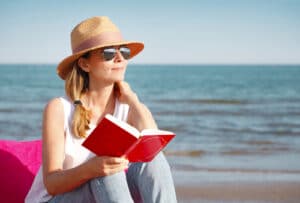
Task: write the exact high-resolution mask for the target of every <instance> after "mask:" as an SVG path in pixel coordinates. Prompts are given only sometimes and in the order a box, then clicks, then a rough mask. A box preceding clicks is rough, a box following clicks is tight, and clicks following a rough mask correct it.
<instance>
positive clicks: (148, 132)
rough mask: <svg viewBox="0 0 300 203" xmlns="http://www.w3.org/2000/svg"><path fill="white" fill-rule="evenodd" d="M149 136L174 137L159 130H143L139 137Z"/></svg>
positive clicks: (168, 132)
mask: <svg viewBox="0 0 300 203" xmlns="http://www.w3.org/2000/svg"><path fill="white" fill-rule="evenodd" d="M149 135H174V133H173V132H170V131H165V130H159V129H145V130H143V131H142V132H141V136H149Z"/></svg>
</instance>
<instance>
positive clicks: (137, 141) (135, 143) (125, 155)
mask: <svg viewBox="0 0 300 203" xmlns="http://www.w3.org/2000/svg"><path fill="white" fill-rule="evenodd" d="M141 140H142V139H140V138H139V139H137V140H136V141H135V142H134V143H133V144H132V145H131V146H130V147H129V148H128V149H127V150H126V151H125V153H124V157H125V158H127V157H128V155H129V154H130V152H131V151H132V150H133V149H134V148H135V147H136V146H137V145H138V144H139V143H140V142H141ZM129 161H130V160H129Z"/></svg>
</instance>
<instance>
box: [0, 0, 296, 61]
mask: <svg viewBox="0 0 300 203" xmlns="http://www.w3.org/2000/svg"><path fill="white" fill-rule="evenodd" d="M95 15H106V16H109V17H110V18H111V19H112V21H113V22H114V23H115V24H117V25H118V27H119V28H120V29H121V31H122V34H123V36H124V37H125V38H126V39H128V40H139V41H143V42H145V50H144V51H143V52H142V54H140V55H139V56H138V57H136V58H135V59H133V63H147V64H149V63H162V64H165V63H172V64H178V63H180V64H182V63H189V64H268V63H271V64H279V63H283V64H300V0H239V1H238V0H182V1H177V0H165V1H159V0H151V1H138V0H127V1H124V0H123V1H120V0H115V1H103V0H84V1H83V0H81V1H78V0H64V1H63V0H51V1H50V0H49V1H44V0H12V1H1V3H0V25H1V32H0V36H1V37H0V44H1V46H0V63H54V64H56V63H58V62H59V61H60V60H61V59H63V58H64V57H66V56H68V55H70V53H71V50H70V39H69V34H70V31H71V30H72V28H73V27H74V26H75V25H76V24H77V23H78V22H80V21H82V20H83V19H85V18H88V17H91V16H95Z"/></svg>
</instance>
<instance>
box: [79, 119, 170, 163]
mask: <svg viewBox="0 0 300 203" xmlns="http://www.w3.org/2000/svg"><path fill="white" fill-rule="evenodd" d="M174 136H175V134H174V133H172V132H169V131H162V130H157V129H146V130H143V131H142V132H139V131H138V130H137V129H136V128H134V127H133V126H131V125H129V124H127V123H126V122H123V121H121V120H118V119H117V118H115V117H113V116H112V115H110V114H107V115H106V116H105V117H104V118H103V119H102V120H101V121H100V123H99V124H98V126H97V127H96V128H95V129H94V130H93V131H92V132H91V134H90V135H89V136H88V137H87V138H86V140H85V141H84V142H83V143H82V145H83V146H85V147H86V148H88V149H89V150H91V151H92V152H93V153H95V154H97V155H98V156H114V157H125V158H127V159H128V160H129V161H130V162H148V161H151V160H152V159H153V158H154V157H155V156H156V155H157V154H158V153H159V152H160V151H161V150H162V149H163V148H164V147H165V146H166V145H167V144H168V143H169V142H170V141H171V140H172V139H173V138H174Z"/></svg>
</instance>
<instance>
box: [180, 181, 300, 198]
mask: <svg viewBox="0 0 300 203" xmlns="http://www.w3.org/2000/svg"><path fill="white" fill-rule="evenodd" d="M175 186H176V192H177V199H178V202H199V201H201V202H226V203H231V202H263V203H267V202H275V203H283V202H289V203H294V202H295V203H296V202H300V182H289V181H286V182H285V181H265V182H264V181H262V182H251V181H248V182H239V181H237V182H214V183H211V182H210V183H200V184H199V185H188V184H185V185H183V184H180V185H175Z"/></svg>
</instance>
